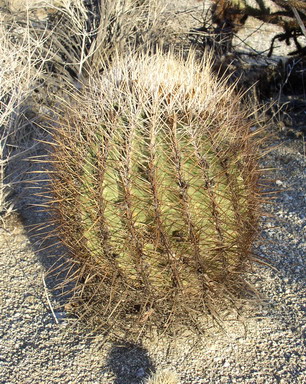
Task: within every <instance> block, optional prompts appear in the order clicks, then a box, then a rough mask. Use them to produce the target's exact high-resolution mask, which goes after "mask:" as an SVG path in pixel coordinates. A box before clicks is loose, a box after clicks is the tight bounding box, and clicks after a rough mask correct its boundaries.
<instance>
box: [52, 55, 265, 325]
mask: <svg viewBox="0 0 306 384" xmlns="http://www.w3.org/2000/svg"><path fill="white" fill-rule="evenodd" d="M73 99H74V101H73V102H71V103H70V105H68V104H66V105H64V104H62V105H61V107H60V118H59V123H58V126H57V128H56V129H55V130H54V133H53V138H54V142H53V144H52V151H51V162H52V171H51V172H50V178H51V181H50V191H51V196H52V198H51V201H50V206H51V209H52V211H53V213H54V214H53V220H54V222H55V223H56V225H57V232H58V235H59V237H60V239H61V242H62V243H63V244H64V245H65V247H66V248H67V250H68V252H69V254H70V258H71V259H72V260H73V261H74V262H75V266H76V270H75V271H74V273H72V274H71V278H73V279H74V280H75V282H76V285H75V291H74V296H73V302H74V303H77V304H78V307H77V308H78V311H80V314H82V316H84V317H89V318H91V319H95V321H98V322H99V323H100V325H102V326H103V327H105V328H106V329H109V328H112V327H116V326H119V328H118V329H121V330H129V331H131V330H132V329H138V331H139V327H140V328H142V329H145V328H146V327H147V326H148V325H150V326H151V325H162V326H164V327H166V328H167V327H168V326H170V325H171V324H172V325H175V324H177V323H185V324H189V325H191V326H194V327H197V326H198V325H199V321H200V320H199V319H200V318H201V314H202V313H204V312H206V311H209V312H214V311H215V309H216V308H217V307H218V306H219V305H221V304H220V303H222V300H223V299H224V298H225V297H227V298H233V297H235V296H236V297H237V292H239V291H241V289H242V288H245V287H246V283H245V282H244V278H243V272H245V271H247V270H248V268H249V267H250V265H251V262H252V260H253V256H252V252H251V247H252V243H253V240H254V238H255V236H256V233H257V225H258V220H259V211H260V210H259V204H260V200H261V197H260V191H259V186H258V176H259V170H258V165H257V159H258V154H257V144H256V141H255V139H254V138H253V139H252V138H251V134H250V126H251V124H252V121H251V119H250V111H247V110H245V109H244V108H243V107H242V106H241V104H240V97H239V96H238V95H237V94H236V93H235V92H234V88H233V87H231V88H228V87H227V86H226V82H225V81H224V80H223V81H221V80H217V79H216V77H215V76H214V75H213V74H212V73H211V60H210V59H209V58H208V57H206V58H205V59H204V61H203V62H202V63H200V64H197V62H196V60H195V58H194V55H193V54H189V56H188V58H187V59H186V60H184V59H183V58H182V57H175V56H174V55H172V54H168V55H164V54H161V53H157V54H155V55H154V56H149V55H145V54H143V55H134V56H133V55H129V56H128V57H127V58H120V57H117V58H116V59H114V60H113V62H112V65H111V67H110V69H109V70H108V71H107V72H105V73H104V74H103V75H102V76H101V77H95V78H91V79H89V81H88V84H87V85H86V86H85V85H84V87H83V89H82V91H81V92H80V93H78V94H75V95H73ZM220 300H221V301H220ZM82 308H83V309H84V311H82ZM93 314H95V315H93ZM136 325H137V326H138V327H137V326H136ZM170 329H171V327H170Z"/></svg>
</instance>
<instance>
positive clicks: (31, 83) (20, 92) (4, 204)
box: [0, 24, 44, 217]
mask: <svg viewBox="0 0 306 384" xmlns="http://www.w3.org/2000/svg"><path fill="white" fill-rule="evenodd" d="M40 43H41V42H40V41H38V40H37V41H32V40H31V37H30V35H29V34H28V33H25V34H24V36H23V39H21V40H19V41H18V42H16V41H15V40H14V39H12V36H11V34H10V30H8V29H7V28H5V27H4V26H3V24H0V103H1V108H0V213H1V215H2V217H3V216H5V215H8V214H9V213H10V212H11V211H12V210H13V203H12V201H11V200H10V199H9V195H10V190H11V188H10V187H11V185H10V183H9V182H8V181H7V177H8V175H7V168H8V165H9V164H11V163H12V162H13V161H16V160H17V159H18V158H19V157H20V156H21V155H24V154H25V152H29V151H30V148H27V147H26V145H25V147H24V141H25V140H26V137H25V132H24V128H25V125H26V117H25V115H26V110H27V100H28V98H29V97H30V95H31V93H32V92H33V91H34V89H35V88H36V87H37V82H38V80H39V79H40V78H41V76H42V66H43V62H44V59H43V58H42V57H41V56H40V52H39V51H40Z"/></svg>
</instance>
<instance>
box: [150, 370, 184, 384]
mask: <svg viewBox="0 0 306 384" xmlns="http://www.w3.org/2000/svg"><path fill="white" fill-rule="evenodd" d="M145 384H179V379H178V377H177V375H176V373H174V372H171V371H159V372H157V373H155V374H154V375H153V376H151V377H150V378H149V379H148V380H147V381H146V382H145Z"/></svg>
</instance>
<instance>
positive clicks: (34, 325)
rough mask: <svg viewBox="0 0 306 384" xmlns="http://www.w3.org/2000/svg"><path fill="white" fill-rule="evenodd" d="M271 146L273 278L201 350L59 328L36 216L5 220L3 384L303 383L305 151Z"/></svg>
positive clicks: (269, 271) (263, 277)
mask: <svg viewBox="0 0 306 384" xmlns="http://www.w3.org/2000/svg"><path fill="white" fill-rule="evenodd" d="M179 3H181V4H183V3H184V4H185V2H183V1H179ZM186 3H188V4H187V5H192V6H193V7H196V6H198V2H197V1H196V0H193V1H188V2H186ZM187 5H184V6H185V9H187V8H186V7H187ZM183 8H184V7H183ZM183 8H182V10H183V11H184V9H183ZM169 10H170V11H171V7H170V8H169ZM182 15H184V16H186V15H187V16H188V17H190V14H189V13H188V14H186V13H184V12H183V13H182ZM192 20H194V19H192ZM189 22H190V21H189ZM182 25H183V24H182ZM186 25H187V24H186ZM273 145H274V147H273V149H272V150H271V152H270V153H269V155H267V156H266V158H265V161H264V164H263V165H264V166H265V167H272V168H275V169H274V170H273V171H272V175H271V177H272V178H273V180H274V181H273V183H274V185H275V187H276V188H277V189H278V190H279V194H278V195H277V197H276V198H275V200H274V201H273V203H272V204H271V205H269V207H268V210H269V212H270V213H271V217H270V215H267V217H265V219H264V223H263V230H262V236H263V237H264V238H265V239H266V240H268V241H267V242H266V243H265V245H262V246H260V247H258V252H259V253H260V254H261V255H263V256H265V257H266V258H267V259H268V260H269V261H270V262H271V263H272V265H273V268H267V267H265V266H256V267H255V268H254V275H252V276H250V281H252V282H253V283H254V284H255V285H256V286H257V288H258V292H259V294H261V295H262V296H263V297H264V300H263V302H262V303H261V304H260V305H255V304H252V303H250V304H249V305H248V306H247V307H246V308H245V309H244V311H243V314H244V315H241V316H240V317H234V316H233V315H232V314H229V315H228V319H227V320H226V321H225V323H224V329H223V330H221V329H220V328H216V327H214V325H213V324H212V325H211V327H210V328H209V329H207V334H205V335H204V336H203V337H202V338H201V340H195V339H194V338H193V337H192V336H191V335H189V336H188V335H185V337H181V338H180V339H177V340H175V342H174V341H171V343H170V341H169V340H167V339H157V340H153V341H152V340H151V341H148V342H145V343H144V345H143V346H142V347H139V346H134V345H116V344H111V343H106V344H103V345H102V343H101V339H100V338H99V337H92V338H89V337H88V335H87V334H86V333H85V332H83V331H82V330H80V329H79V328H78V327H77V326H75V325H71V323H70V321H69V319H68V318H66V314H65V312H64V311H63V309H62V308H61V307H59V304H58V302H57V301H56V300H55V299H54V297H53V296H52V294H51V291H50V288H51V285H52V284H50V281H48V279H47V277H46V265H48V262H42V261H43V260H42V258H41V255H37V254H36V253H35V252H34V250H33V245H32V243H31V241H30V239H29V236H28V234H27V230H26V228H25V226H24V221H26V222H28V220H30V221H32V222H37V221H40V217H39V213H37V212H36V211H34V210H33V209H32V210H31V209H26V210H25V211H24V212H23V213H24V217H20V216H18V215H13V216H12V217H11V218H10V219H9V220H7V221H6V222H5V225H4V226H2V227H1V228H0V244H1V247H0V307H1V313H0V383H1V384H17V383H18V384H53V383H54V384H56V383H60V384H95V383H97V384H98V383H99V384H141V383H142V382H143V381H144V380H145V378H146V377H147V376H148V375H149V374H150V373H151V372H154V371H155V370H163V369H168V370H170V371H175V372H177V374H178V377H179V379H180V383H181V384H204V383H205V384H208V383H209V384H212V383H213V384H219V383H220V384H221V383H224V384H225V383H227V384H230V383H246V384H254V383H255V384H261V383H262V384H269V383H271V384H272V383H281V384H303V383H306V353H305V347H306V342H305V337H306V325H305V312H306V295H305V269H306V259H305V245H306V239H305V221H306V212H305V206H306V201H305V190H306V189H305V173H304V172H305V162H306V155H305V142H304V141H303V138H302V136H301V135H300V137H299V138H295V139H292V138H289V137H287V136H286V133H285V132H283V133H282V134H279V135H278V137H277V138H276V139H275V140H274V142H273ZM29 218H30V219H29ZM51 308H52V309H53V310H54V313H52V310H51Z"/></svg>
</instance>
